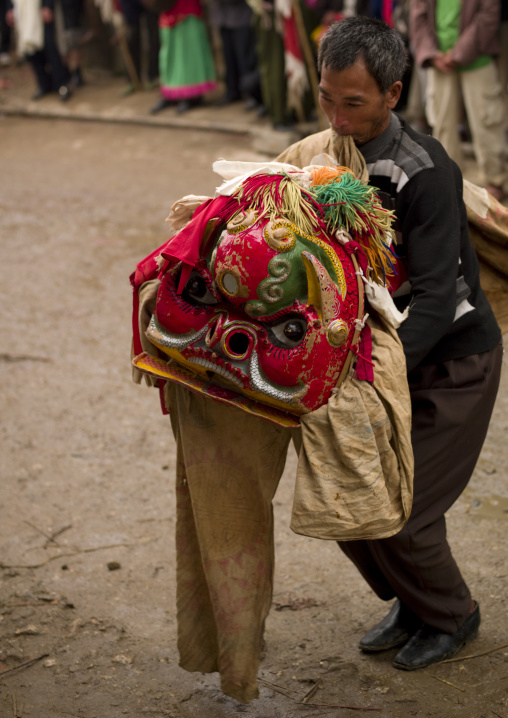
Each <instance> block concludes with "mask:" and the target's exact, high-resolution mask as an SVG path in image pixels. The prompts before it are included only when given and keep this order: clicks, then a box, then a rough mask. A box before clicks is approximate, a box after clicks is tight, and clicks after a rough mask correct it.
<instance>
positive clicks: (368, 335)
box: [353, 324, 374, 384]
mask: <svg viewBox="0 0 508 718" xmlns="http://www.w3.org/2000/svg"><path fill="white" fill-rule="evenodd" d="M353 352H354V353H355V354H356V356H357V357H358V359H357V360H356V368H355V371H356V376H357V378H358V379H360V381H368V382H370V383H371V384H372V383H373V381H374V363H373V361H372V332H371V330H370V327H369V325H368V324H366V325H365V326H364V328H363V329H362V333H361V334H360V340H359V342H358V348H357V351H355V350H354V349H353Z"/></svg>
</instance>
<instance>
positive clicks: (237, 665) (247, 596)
mask: <svg viewBox="0 0 508 718" xmlns="http://www.w3.org/2000/svg"><path fill="white" fill-rule="evenodd" d="M168 392H169V397H168V398H169V404H170V407H171V421H172V426H173V431H174V433H175V438H176V441H177V451H178V455H177V461H178V466H177V489H176V490H177V530H176V534H177V537H176V540H177V618H178V650H179V653H180V665H181V666H182V668H184V669H186V670H188V671H203V672H212V671H219V672H220V676H221V687H222V690H223V691H224V693H226V694H228V695H230V696H233V697H234V698H236V699H237V700H240V701H242V702H245V703H246V702H249V701H250V700H252V699H253V698H255V697H256V696H257V694H258V691H257V686H256V675H257V671H258V667H259V660H260V651H261V642H262V636H263V628H264V622H265V619H266V616H267V614H268V611H269V608H270V604H271V600H272V580H273V569H274V546H273V514H272V498H273V495H274V493H275V490H276V488H277V485H278V483H279V479H280V476H281V474H282V472H283V469H284V464H285V459H286V452H287V448H288V444H289V441H290V439H291V431H290V430H288V429H283V428H281V427H278V426H275V425H274V424H270V423H269V422H267V421H264V420H262V419H258V418H254V417H253V416H251V415H249V414H247V413H245V412H243V411H241V410H240V409H235V408H231V407H228V406H226V405H224V404H219V403H217V402H215V401H213V400H211V399H208V398H204V397H201V396H198V395H197V394H194V393H192V392H190V391H188V390H187V389H185V388H183V387H180V386H178V385H176V384H170V385H169V386H168Z"/></svg>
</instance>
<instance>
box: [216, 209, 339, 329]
mask: <svg viewBox="0 0 508 718" xmlns="http://www.w3.org/2000/svg"><path fill="white" fill-rule="evenodd" d="M251 222H252V224H251V225H250V226H247V227H246V226H245V218H244V221H243V222H231V223H230V224H228V228H227V230H226V231H225V232H224V233H223V234H222V235H221V237H220V239H219V241H218V243H217V245H216V247H215V248H214V250H213V252H212V254H211V255H210V258H209V261H208V266H209V269H210V272H211V274H212V277H213V278H214V280H215V283H216V285H217V287H218V289H219V290H220V291H221V292H222V293H223V294H224V295H225V296H226V297H227V299H228V301H230V302H231V303H232V304H236V305H240V304H241V305H244V309H245V311H246V313H247V314H249V315H250V316H253V317H262V316H272V315H274V314H276V313H277V312H279V311H281V310H284V309H287V308H289V307H291V306H293V305H294V303H295V301H298V302H299V303H301V304H307V302H308V295H309V288H308V281H307V271H306V266H305V263H304V260H303V257H302V253H303V252H307V253H310V254H312V255H313V256H315V257H316V258H317V259H318V260H319V262H320V263H321V264H322V265H323V266H324V267H325V268H326V270H327V272H328V273H329V275H330V278H331V279H332V281H333V282H334V283H336V285H337V288H338V291H339V293H340V295H341V296H342V297H344V296H345V293H346V281H345V277H344V271H343V269H342V265H341V263H340V261H339V259H338V257H337V255H336V253H335V252H334V251H333V249H332V248H331V247H330V246H329V245H328V244H327V243H326V242H324V241H323V240H322V239H320V238H319V237H316V236H312V235H307V234H304V233H302V231H301V230H299V229H298V228H297V227H296V226H295V225H294V224H292V223H291V222H289V221H287V220H285V219H275V220H270V221H268V220H266V219H264V220H263V219H262V220H260V221H257V218H256V217H255V216H253V217H251Z"/></svg>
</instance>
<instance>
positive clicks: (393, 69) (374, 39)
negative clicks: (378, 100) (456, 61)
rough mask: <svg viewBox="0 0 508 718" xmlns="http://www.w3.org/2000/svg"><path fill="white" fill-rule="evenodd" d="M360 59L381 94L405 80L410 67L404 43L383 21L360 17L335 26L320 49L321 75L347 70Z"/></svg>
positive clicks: (395, 31)
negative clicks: (323, 70)
mask: <svg viewBox="0 0 508 718" xmlns="http://www.w3.org/2000/svg"><path fill="white" fill-rule="evenodd" d="M360 58H361V59H362V60H363V61H364V63H365V66H366V68H367V70H368V72H369V73H370V74H371V75H372V77H373V78H374V80H375V81H376V83H377V85H378V87H379V89H380V91H381V92H382V93H385V92H387V91H388V90H389V88H390V87H391V86H392V85H393V83H394V82H397V80H402V77H403V75H404V71H405V69H406V65H407V53H406V48H405V45H404V41H403V40H402V38H401V36H400V35H399V33H398V32H397V30H394V29H393V28H391V27H389V26H388V25H387V24H386V23H384V22H382V21H381V20H376V19H374V18H371V17H360V16H358V17H348V18H345V19H344V20H340V21H339V22H336V23H334V24H333V25H332V26H331V28H330V29H329V30H328V32H327V33H326V34H325V35H324V37H323V39H322V40H321V43H320V45H319V51H318V68H319V72H321V71H322V69H323V67H327V68H329V69H330V70H335V71H338V72H340V71H342V70H347V69H348V68H349V67H351V66H352V65H354V64H355V62H356V61H357V60H358V59H360Z"/></svg>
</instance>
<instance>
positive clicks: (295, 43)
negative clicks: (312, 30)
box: [284, 12, 303, 61]
mask: <svg viewBox="0 0 508 718" xmlns="http://www.w3.org/2000/svg"><path fill="white" fill-rule="evenodd" d="M284 50H285V51H286V52H289V53H290V54H291V55H293V56H294V57H296V58H297V59H298V60H301V61H303V54H302V50H301V47H300V40H299V38H298V30H297V28H296V22H295V16H294V13H293V12H291V15H290V17H288V18H284Z"/></svg>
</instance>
